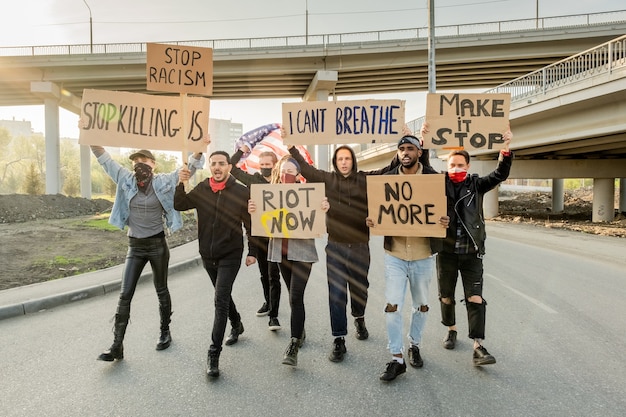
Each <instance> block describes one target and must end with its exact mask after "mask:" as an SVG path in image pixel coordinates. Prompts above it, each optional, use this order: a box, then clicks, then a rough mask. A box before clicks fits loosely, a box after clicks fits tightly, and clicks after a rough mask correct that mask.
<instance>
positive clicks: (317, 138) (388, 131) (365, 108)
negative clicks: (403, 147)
mask: <svg viewBox="0 0 626 417" xmlns="http://www.w3.org/2000/svg"><path fill="white" fill-rule="evenodd" d="M283 127H284V129H285V133H286V136H285V137H284V138H283V140H284V142H285V143H287V144H290V145H306V144H318V145H319V144H331V143H336V144H343V143H374V142H397V141H398V140H400V138H401V137H402V130H403V128H404V101H403V100H351V101H309V102H303V103H283Z"/></svg>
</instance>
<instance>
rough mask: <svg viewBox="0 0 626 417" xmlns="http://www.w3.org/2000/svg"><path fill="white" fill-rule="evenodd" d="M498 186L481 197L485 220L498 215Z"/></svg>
mask: <svg viewBox="0 0 626 417" xmlns="http://www.w3.org/2000/svg"><path fill="white" fill-rule="evenodd" d="M499 189H500V186H499V185H498V186H497V187H496V188H494V189H493V190H491V191H489V192H488V193H487V194H485V195H484V197H483V213H484V215H485V219H491V218H493V217H496V216H497V215H498V214H499V213H500V208H499V204H498V190H499Z"/></svg>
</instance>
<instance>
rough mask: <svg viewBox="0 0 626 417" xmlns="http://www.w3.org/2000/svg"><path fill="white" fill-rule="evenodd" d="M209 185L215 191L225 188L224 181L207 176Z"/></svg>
mask: <svg viewBox="0 0 626 417" xmlns="http://www.w3.org/2000/svg"><path fill="white" fill-rule="evenodd" d="M209 185H210V186H211V190H212V191H213V192H214V193H216V192H218V191H222V190H223V189H224V188H226V181H222V182H217V181H215V180H214V179H213V177H211V178H209Z"/></svg>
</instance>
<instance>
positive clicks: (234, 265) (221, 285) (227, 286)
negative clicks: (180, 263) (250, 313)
mask: <svg viewBox="0 0 626 417" xmlns="http://www.w3.org/2000/svg"><path fill="white" fill-rule="evenodd" d="M202 263H203V265H204V269H206V271H207V273H208V274H209V277H210V278H211V283H213V287H214V288H215V298H214V304H215V314H214V316H213V331H212V333H211V347H210V348H209V351H211V352H217V353H219V352H221V351H222V342H223V341H224V333H226V324H227V323H228V319H230V322H231V324H233V325H235V324H237V323H239V322H240V321H241V316H240V315H239V312H238V311H237V307H236V306H235V302H234V301H233V298H232V297H231V293H232V291H233V284H234V283H235V278H237V273H238V272H239V268H240V267H241V255H240V256H239V257H238V258H226V259H205V258H202Z"/></svg>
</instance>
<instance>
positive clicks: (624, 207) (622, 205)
mask: <svg viewBox="0 0 626 417" xmlns="http://www.w3.org/2000/svg"><path fill="white" fill-rule="evenodd" d="M619 212H620V213H626V178H620V180H619Z"/></svg>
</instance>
